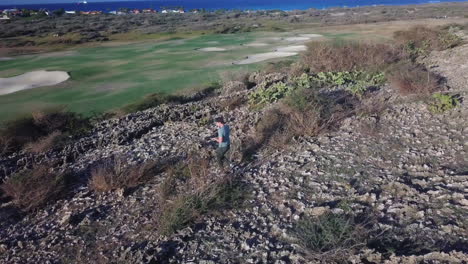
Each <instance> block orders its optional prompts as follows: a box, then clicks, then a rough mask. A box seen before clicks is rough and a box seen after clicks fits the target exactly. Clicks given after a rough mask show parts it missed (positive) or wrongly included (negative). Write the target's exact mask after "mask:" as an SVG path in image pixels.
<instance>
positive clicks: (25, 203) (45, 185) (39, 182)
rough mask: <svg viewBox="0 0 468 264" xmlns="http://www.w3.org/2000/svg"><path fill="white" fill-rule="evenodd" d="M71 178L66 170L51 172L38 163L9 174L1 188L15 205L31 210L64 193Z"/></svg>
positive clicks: (47, 167) (45, 166)
mask: <svg viewBox="0 0 468 264" xmlns="http://www.w3.org/2000/svg"><path fill="white" fill-rule="evenodd" d="M71 180H72V178H71V174H70V173H68V172H53V171H51V169H50V167H49V166H47V165H38V166H36V167H34V168H33V169H32V170H27V171H23V172H20V173H17V174H15V175H13V176H11V177H10V178H9V179H8V180H6V181H5V182H4V183H3V184H2V185H1V189H2V190H3V192H4V193H5V195H6V196H8V197H10V198H11V199H12V200H13V203H14V204H15V205H16V206H18V207H19V208H21V209H22V210H24V211H31V210H34V209H37V208H40V207H42V206H44V205H45V204H47V203H49V202H52V201H55V200H57V199H59V198H60V197H63V196H64V195H66V193H67V190H68V188H69V186H70V184H71Z"/></svg>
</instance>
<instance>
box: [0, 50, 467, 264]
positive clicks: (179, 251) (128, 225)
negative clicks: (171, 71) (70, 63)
mask: <svg viewBox="0 0 468 264" xmlns="http://www.w3.org/2000/svg"><path fill="white" fill-rule="evenodd" d="M467 48H468V45H466V44H465V45H463V46H460V47H456V48H454V49H451V50H446V51H441V52H433V53H432V54H431V55H430V56H429V57H427V58H425V59H424V62H425V63H426V64H427V65H429V66H430V67H431V68H432V69H434V70H435V71H437V72H438V73H439V74H440V75H442V76H443V77H445V78H446V79H447V85H448V88H449V89H450V91H453V92H455V93H457V94H458V95H459V96H460V98H462V99H463V98H466V96H467V94H468V64H467V61H466V60H463V59H462V58H466V55H467ZM455 65H456V67H454V66H455ZM283 78H285V77H284V75H282V74H281V73H273V74H269V75H265V76H260V75H253V76H251V82H252V83H255V84H257V86H256V87H254V88H252V89H250V90H245V91H239V92H236V93H231V94H229V95H215V96H211V97H207V98H205V99H202V100H195V101H193V102H189V103H185V104H181V105H162V106H159V107H156V108H152V109H149V110H146V111H142V112H137V113H133V114H129V115H127V116H123V117H120V118H114V119H110V120H105V121H102V122H99V123H97V124H95V125H94V129H93V130H92V132H91V133H90V134H89V136H87V137H83V138H80V139H78V140H76V141H74V142H72V143H70V144H68V145H66V146H65V147H61V148H58V149H54V150H51V151H48V152H46V153H41V154H27V153H24V152H19V153H15V154H13V155H10V156H8V157H1V158H0V177H1V178H2V179H7V178H8V177H11V175H12V174H13V173H15V172H17V171H20V170H22V169H24V168H30V167H31V166H32V164H35V163H44V164H46V163H47V164H54V166H55V169H57V170H59V169H64V168H68V169H71V170H73V171H74V175H75V177H78V178H79V180H78V183H77V184H76V185H75V186H74V187H75V188H74V189H73V191H72V193H71V194H70V195H69V196H68V197H66V198H64V199H61V200H59V201H57V202H56V203H52V204H50V205H48V206H46V207H45V208H43V209H39V210H36V211H34V212H30V213H19V212H18V211H17V210H16V209H15V208H14V207H13V206H12V203H11V202H9V201H8V200H2V204H1V207H0V263H81V262H83V263H332V262H338V263H466V261H467V260H468V222H467V219H468V126H467V120H468V106H467V104H466V102H463V101H462V103H461V105H459V106H458V107H457V108H455V109H453V110H451V111H447V112H444V113H441V114H435V113H433V112H431V111H429V109H428V106H427V104H426V103H425V102H424V101H421V100H416V99H415V98H412V97H402V96H400V95H397V94H396V93H394V91H393V90H392V87H390V86H389V85H385V86H383V87H381V89H379V90H377V91H374V92H372V94H371V95H370V96H369V97H368V98H367V99H366V100H368V101H369V103H371V102H378V105H379V106H381V107H379V109H381V110H380V111H374V112H370V113H368V114H360V115H353V116H351V117H349V118H347V119H345V120H344V121H343V122H342V123H341V124H340V126H339V127H337V128H335V129H332V130H330V131H327V132H325V133H321V134H320V135H319V136H317V137H299V138H294V139H293V141H292V142H291V143H290V144H288V145H285V146H284V147H283V148H281V149H278V148H270V147H265V148H261V149H260V150H259V151H258V152H257V153H256V154H255V155H254V157H253V159H252V160H248V161H246V160H243V161H241V160H239V155H238V154H239V150H238V148H239V146H240V144H241V143H242V142H245V140H246V138H247V137H248V136H249V135H251V134H252V132H253V130H254V127H255V124H256V123H257V122H258V120H259V119H260V118H261V116H262V114H263V111H265V110H252V109H251V108H249V107H248V106H247V105H240V106H239V107H237V108H235V109H234V110H225V109H223V108H221V107H220V102H222V101H223V100H226V99H229V98H233V97H236V96H240V97H244V96H246V95H247V94H248V93H251V92H253V91H255V90H256V89H259V88H258V87H260V86H261V87H264V86H266V85H269V84H271V83H273V82H277V81H278V80H281V79H283ZM382 106H385V107H382ZM362 113H364V112H362ZM218 115H222V116H225V117H226V119H227V120H228V123H229V124H230V125H231V129H232V132H233V134H232V137H233V149H232V161H231V163H232V167H231V168H230V170H229V171H228V172H222V171H220V170H219V169H217V168H216V166H215V165H214V164H212V169H211V170H210V174H209V175H210V177H211V178H213V179H217V178H220V177H226V175H227V177H230V178H231V179H235V180H238V181H240V182H241V183H242V185H241V186H242V188H243V191H245V193H246V197H245V201H244V202H242V204H239V205H235V206H233V208H228V209H225V210H221V211H217V212H213V213H209V214H206V215H201V216H200V217H198V218H197V220H196V221H195V222H194V223H193V224H191V225H189V226H188V227H186V228H183V229H181V230H178V231H177V232H175V233H174V234H168V235H161V234H159V233H158V230H157V228H156V225H155V219H157V217H158V215H155V212H157V210H156V208H158V203H159V202H160V200H159V199H158V191H159V190H160V189H159V186H160V185H161V184H162V182H163V181H164V179H165V177H167V173H166V172H162V173H159V174H157V175H155V177H153V178H151V179H150V180H149V181H148V182H145V183H144V184H141V185H139V186H137V187H136V188H133V189H132V190H131V191H127V190H116V191H110V192H104V193H97V192H94V191H93V190H92V189H91V188H90V186H89V185H88V184H87V181H88V178H89V177H90V171H91V170H92V168H93V167H94V166H95V165H96V164H98V163H100V162H102V161H103V160H106V159H108V158H109V157H112V156H120V157H125V159H126V161H128V163H129V164H141V163H143V162H145V161H149V160H163V159H169V160H170V159H182V160H183V159H185V158H187V155H188V153H193V152H195V153H202V152H203V150H205V149H213V146H212V145H210V144H209V143H208V141H209V138H210V137H212V136H213V135H215V129H216V128H215V127H214V126H213V125H212V123H211V122H210V120H211V119H212V118H213V117H214V116H218ZM52 161H53V162H52ZM327 215H332V216H343V217H352V218H349V219H353V221H352V222H350V221H347V222H345V223H342V224H343V225H349V224H350V223H351V225H358V226H359V228H360V229H358V230H357V231H358V232H357V233H353V234H354V235H356V237H355V238H354V239H356V244H353V245H344V246H343V248H335V250H333V251H327V252H320V253H317V252H311V251H310V249H307V248H306V247H305V246H304V243H301V241H300V239H299V237H300V235H301V234H300V233H299V234H298V232H297V226H298V225H299V223H302V222H301V221H304V219H317V218H319V219H320V217H324V216H327ZM346 219H348V218H346ZM295 230H296V231H295ZM358 234H360V235H362V236H363V239H362V240H359V239H358V237H359V236H360V235H358ZM349 239H352V237H350V238H349ZM349 248H354V250H352V251H349ZM343 252H344V253H343ZM348 252H353V254H350V255H348V254H347V253H348Z"/></svg>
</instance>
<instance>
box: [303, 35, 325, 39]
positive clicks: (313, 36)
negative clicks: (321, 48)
mask: <svg viewBox="0 0 468 264" xmlns="http://www.w3.org/2000/svg"><path fill="white" fill-rule="evenodd" d="M301 37H305V38H321V37H323V36H322V35H320V34H301Z"/></svg>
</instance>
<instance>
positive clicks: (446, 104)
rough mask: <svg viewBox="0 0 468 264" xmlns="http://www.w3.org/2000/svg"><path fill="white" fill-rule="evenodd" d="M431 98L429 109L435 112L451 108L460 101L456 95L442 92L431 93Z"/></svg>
mask: <svg viewBox="0 0 468 264" xmlns="http://www.w3.org/2000/svg"><path fill="white" fill-rule="evenodd" d="M432 99H433V102H432V103H431V104H429V110H430V111H431V112H433V113H436V114H441V113H444V112H447V111H450V110H453V109H455V108H456V107H457V106H459V105H460V103H461V102H460V99H459V98H458V97H456V96H453V95H449V94H442V93H436V94H434V95H432Z"/></svg>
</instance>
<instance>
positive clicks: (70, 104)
mask: <svg viewBox="0 0 468 264" xmlns="http://www.w3.org/2000/svg"><path fill="white" fill-rule="evenodd" d="M287 37H293V35H291V34H289V35H288V34H287V33H281V34H277V33H259V32H256V33H242V34H228V35H203V36H199V37H195V38H191V39H179V40H171V41H166V42H156V41H146V42H142V43H136V44H122V45H120V46H112V47H106V46H101V47H93V48H79V49H76V50H73V51H67V52H56V53H49V54H41V55H28V56H20V57H16V58H14V59H13V60H5V61H0V77H11V76H15V75H20V74H23V73H27V72H30V71H37V70H50V71H66V72H68V73H69V74H70V76H71V78H70V79H69V80H68V81H66V82H64V83H61V84H58V85H56V86H53V87H40V88H35V89H31V90H24V91H20V92H16V93H13V94H7V95H3V96H0V122H2V121H5V120H9V119H12V118H15V117H17V116H19V115H22V114H26V113H29V112H31V111H34V110H37V109H40V108H46V107H54V106H62V105H65V106H67V108H68V109H69V110H71V111H75V112H79V113H83V114H86V115H87V114H91V113H93V112H96V113H102V112H105V111H108V110H111V109H116V108H119V107H122V106H123V105H126V104H128V103H131V102H134V101H136V100H138V99H141V98H142V97H143V96H145V95H147V94H150V93H155V92H162V93H174V92H177V91H180V90H183V89H188V88H193V87H196V86H201V85H204V84H207V83H211V82H213V81H217V80H219V76H220V73H221V72H223V71H236V70H255V69H257V68H258V67H259V66H260V65H261V63H256V64H249V65H233V62H234V61H237V60H241V59H244V58H245V57H246V56H249V55H252V54H257V53H262V52H270V51H274V49H275V48H276V47H279V46H285V45H295V44H294V43H291V42H288V41H286V40H285V38H287ZM255 42H257V43H258V42H261V43H264V44H265V45H260V46H255V45H254V46H249V45H247V44H249V43H255ZM296 45H297V43H296ZM212 47H217V48H219V49H224V50H223V51H201V50H198V49H203V48H205V49H206V48H212ZM208 50H210V49H208ZM215 50H216V49H215Z"/></svg>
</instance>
